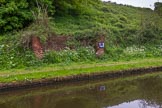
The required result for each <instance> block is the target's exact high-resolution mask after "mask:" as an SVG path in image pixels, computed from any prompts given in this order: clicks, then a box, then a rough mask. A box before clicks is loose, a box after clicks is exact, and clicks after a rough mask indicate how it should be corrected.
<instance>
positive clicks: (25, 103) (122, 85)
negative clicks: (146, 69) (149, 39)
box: [0, 73, 162, 108]
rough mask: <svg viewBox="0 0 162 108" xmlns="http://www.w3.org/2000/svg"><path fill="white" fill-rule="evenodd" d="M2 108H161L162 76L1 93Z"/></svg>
mask: <svg viewBox="0 0 162 108" xmlns="http://www.w3.org/2000/svg"><path fill="white" fill-rule="evenodd" d="M0 108H162V73H152V74H145V75H142V76H131V77H123V78H116V79H107V80H106V79H104V80H100V81H86V82H79V83H78V82H77V83H73V84H62V85H55V86H46V87H40V88H33V89H27V90H15V91H10V92H9V91H8V92H1V93H0Z"/></svg>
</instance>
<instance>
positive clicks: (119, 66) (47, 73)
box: [0, 58, 162, 83]
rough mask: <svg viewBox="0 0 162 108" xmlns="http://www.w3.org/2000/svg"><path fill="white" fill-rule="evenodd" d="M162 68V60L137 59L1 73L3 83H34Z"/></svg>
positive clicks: (52, 66)
mask: <svg viewBox="0 0 162 108" xmlns="http://www.w3.org/2000/svg"><path fill="white" fill-rule="evenodd" d="M157 66H162V58H147V59H137V60H132V61H119V62H89V63H73V64H57V65H56V64H55V65H48V66H45V67H38V68H35V69H14V70H4V71H1V72H0V82H1V83H11V82H20V81H31V82H32V81H33V80H39V79H40V80H41V79H48V78H55V77H65V76H72V75H80V74H91V73H97V72H105V71H106V72H112V71H121V70H128V69H136V68H149V67H157Z"/></svg>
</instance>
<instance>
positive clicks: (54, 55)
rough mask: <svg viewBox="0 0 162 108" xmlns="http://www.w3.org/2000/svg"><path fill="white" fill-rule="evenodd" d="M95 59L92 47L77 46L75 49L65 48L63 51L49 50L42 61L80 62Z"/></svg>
mask: <svg viewBox="0 0 162 108" xmlns="http://www.w3.org/2000/svg"><path fill="white" fill-rule="evenodd" d="M89 60H91V61H93V60H95V53H94V49H93V48H92V47H87V48H78V49H76V50H70V49H66V50H63V51H49V52H46V54H45V56H44V63H48V64H50V63H61V62H67V63H69V62H81V61H89Z"/></svg>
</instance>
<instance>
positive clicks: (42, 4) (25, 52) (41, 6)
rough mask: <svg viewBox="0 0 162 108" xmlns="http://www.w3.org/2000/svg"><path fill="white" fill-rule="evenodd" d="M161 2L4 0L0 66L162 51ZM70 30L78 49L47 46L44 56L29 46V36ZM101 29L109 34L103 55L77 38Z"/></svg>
mask: <svg viewBox="0 0 162 108" xmlns="http://www.w3.org/2000/svg"><path fill="white" fill-rule="evenodd" d="M161 17H162V16H161V3H156V4H155V10H151V9H147V8H136V7H132V6H124V5H117V4H114V3H108V2H101V1H100V0H54V1H53V0H36V1H35V0H34V1H30V0H1V1H0V34H1V36H0V69H11V68H25V67H30V66H32V67H33V66H44V65H46V64H53V63H71V62H83V61H84V62H85V61H96V60H97V61H98V59H99V60H101V61H118V60H131V59H136V58H148V57H161V56H162V47H161V45H162V41H161V39H162V18H161ZM53 33H54V34H56V35H66V36H72V37H74V38H75V39H76V40H75V41H74V40H72V41H71V42H69V43H70V44H73V45H76V50H70V49H69V48H67V49H66V50H63V51H59V52H57V51H48V52H46V53H45V55H44V58H43V59H42V60H38V59H37V58H35V56H34V54H33V53H32V51H31V49H30V37H31V36H32V35H36V36H39V37H40V38H41V40H42V41H44V42H45V41H46V37H48V36H52V34H53ZM98 33H101V34H102V33H103V34H104V35H105V36H106V42H105V52H106V53H105V55H104V56H102V57H100V58H96V56H95V50H94V47H93V45H90V46H87V47H84V46H81V44H78V40H77V39H79V38H82V37H84V39H87V40H90V39H92V38H94V37H95V36H96V34H98Z"/></svg>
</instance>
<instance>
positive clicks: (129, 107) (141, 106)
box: [104, 100, 161, 108]
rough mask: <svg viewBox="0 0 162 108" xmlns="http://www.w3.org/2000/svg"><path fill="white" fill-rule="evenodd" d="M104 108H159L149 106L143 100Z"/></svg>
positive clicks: (157, 106) (157, 107) (158, 107)
mask: <svg viewBox="0 0 162 108" xmlns="http://www.w3.org/2000/svg"><path fill="white" fill-rule="evenodd" d="M104 108H161V107H160V106H159V105H151V106H149V105H148V103H147V102H146V101H145V100H135V101H132V102H125V103H122V104H119V105H115V106H111V107H104Z"/></svg>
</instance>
